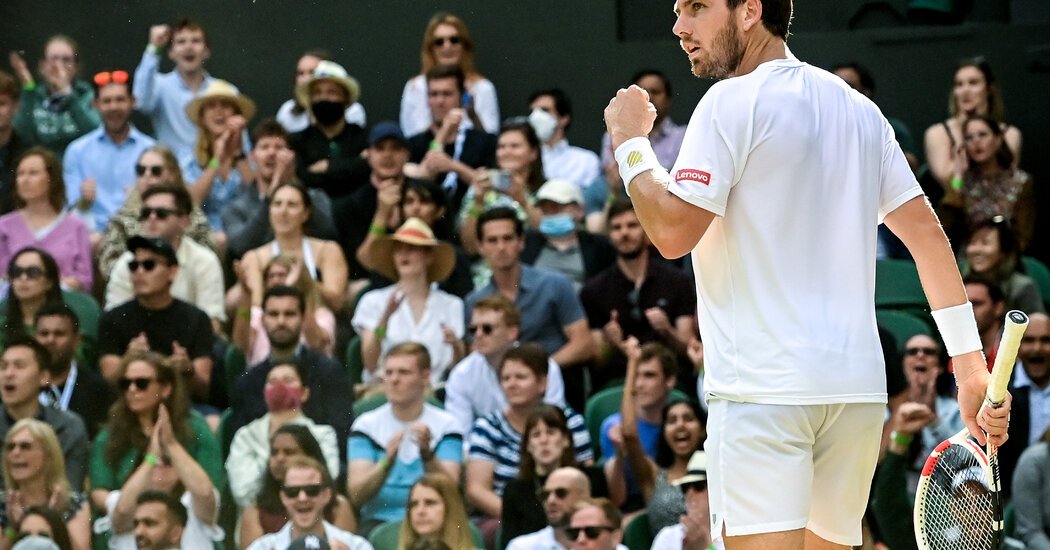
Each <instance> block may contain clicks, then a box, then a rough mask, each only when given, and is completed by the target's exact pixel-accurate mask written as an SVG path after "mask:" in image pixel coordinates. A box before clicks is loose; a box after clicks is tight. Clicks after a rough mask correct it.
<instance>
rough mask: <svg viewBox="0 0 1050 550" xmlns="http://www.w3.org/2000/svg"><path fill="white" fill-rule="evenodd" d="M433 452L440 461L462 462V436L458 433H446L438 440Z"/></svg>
mask: <svg viewBox="0 0 1050 550" xmlns="http://www.w3.org/2000/svg"><path fill="white" fill-rule="evenodd" d="M434 454H435V456H437V458H438V460H440V461H442V462H457V463H459V462H463V438H462V437H460V436H459V434H455V433H453V434H446V435H445V437H443V438H441V441H438V444H437V448H435V449H434Z"/></svg>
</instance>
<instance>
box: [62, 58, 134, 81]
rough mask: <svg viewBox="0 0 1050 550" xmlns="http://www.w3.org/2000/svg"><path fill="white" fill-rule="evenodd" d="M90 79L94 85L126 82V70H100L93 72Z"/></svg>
mask: <svg viewBox="0 0 1050 550" xmlns="http://www.w3.org/2000/svg"><path fill="white" fill-rule="evenodd" d="M71 61H72V60H70V62H71ZM91 80H92V81H94V83H95V85H96V86H105V85H106V84H127V83H128V72H127V71H102V72H101V73H95V76H94V77H93V78H92V79H91Z"/></svg>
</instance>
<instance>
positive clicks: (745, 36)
mask: <svg viewBox="0 0 1050 550" xmlns="http://www.w3.org/2000/svg"><path fill="white" fill-rule="evenodd" d="M674 8H675V9H674V12H675V16H676V17H677V19H676V21H675V24H674V26H673V28H672V32H673V33H674V34H675V35H676V36H677V37H678V39H679V41H680V45H681V47H682V49H683V50H684V51H685V53H686V54H687V55H688V58H689V61H690V63H691V65H692V69H693V74H694V75H696V76H698V77H703V78H716V79H724V80H723V81H721V82H717V83H715V84H714V85H713V86H712V87H711V88H710V89H709V90H708V91H707V93H706V94H704V97H703V99H701V101H700V103H699V104H698V105H697V107H696V110H695V111H694V113H693V116H692V119H691V120H690V121H689V126H688V128H687V129H686V136H685V140H684V141H683V143H682V149H681V152H680V153H679V156H678V160H677V161H676V162H675V166H674V168H673V169H672V170H671V172H670V173H668V172H667V171H666V170H665V169H664V168H663V167H661V166H660V164H659V162H658V161H657V157H656V154H655V152H653V148H652V145H651V144H650V142H649V140H648V138H647V137H646V136H647V135H648V134H649V132H650V131H651V130H652V127H653V122H654V120H655V118H656V108H655V107H654V106H653V105H652V104H651V103H650V102H649V99H648V95H647V94H646V92H645V91H644V90H643V89H641V88H640V87H637V86H631V87H630V88H629V89H626V90H620V91H618V92H617V94H616V97H615V98H613V100H612V101H610V102H609V106H608V107H606V109H605V120H606V123H607V126H608V129H609V134H610V135H611V137H612V145H613V147H614V148H615V157H616V160H617V163H618V165H619V169H620V176H621V179H622V180H623V181H624V184H625V185H626V190H627V192H628V194H629V195H630V196H631V197H632V198H633V201H634V206H635V211H636V212H637V213H638V219H639V220H640V221H641V223H642V226H643V228H644V229H645V231H646V233H647V234H648V235H649V237H650V239H652V241H653V244H655V245H656V247H657V249H659V250H660V252H661V253H662V254H663V255H664V256H666V257H669V258H677V257H681V256H683V255H685V254H686V253H689V252H691V253H692V260H693V266H694V272H695V274H696V290H697V303H698V306H699V307H698V310H699V320H700V327H701V335H702V339H703V343H704V362H705V371H704V389H705V391H706V397H707V399H708V403H709V407H710V418H709V421H708V429H709V433H708V438H707V441H706V442H705V445H704V447H705V450H706V452H707V455H708V458H709V464H710V465H711V468H710V469H709V470H708V475H709V477H708V480H709V482H710V487H711V491H710V496H711V523H712V534H713V535H714V538H716V539H722V538H724V539H725V546H726V548H729V549H730V550H740V549H751V548H755V549H757V548H778V549H789V550H801V549H802V548H807V549H814V548H820V549H824V548H828V549H830V548H846V547H848V546H851V545H859V544H861V542H862V537H861V520H862V518H863V515H864V511H865V510H866V508H867V497H868V494H869V490H870V486H871V479H872V474H873V473H874V470H875V465H876V462H877V459H878V452H879V442H880V440H881V435H882V426H883V415H884V411H885V407H886V405H885V404H886V375H885V365H884V359H883V353H882V348H881V345H880V342H879V338H878V332H877V329H876V324H875V311H874V309H875V305H874V302H873V300H872V296H874V293H875V276H874V274H875V246H876V235H875V233H876V230H877V227H878V225H879V224H880V223H882V222H885V223H886V226H887V227H889V228H890V230H891V231H893V233H894V234H895V235H897V236H898V237H900V238H901V240H902V241H903V242H904V244H905V246H907V248H908V250H909V252H911V254H912V256H913V257H914V258H915V262H916V264H917V265H918V270H919V274H920V278H921V279H922V283H923V288H924V289H925V290H926V293H927V298H928V299H929V303H930V306H931V309H932V315H933V317H934V319H935V321H936V322H937V326H938V328H939V329H940V333H941V336H942V338H943V340H944V343H945V348H946V349H947V351H948V354H949V355H950V356H952V358H953V366H954V368H955V376H956V380H957V382H958V386H959V391H958V399H959V409H960V411H961V416H962V420H963V423H964V424H965V425H966V427H967V428H968V429H969V431H970V433H971V434H972V435H973V436H974V437H976V438H977V439H978V442H979V443H980V444H982V445H983V444H984V443H985V442H986V440H987V441H990V442H991V443H993V444H996V445H1001V444H1002V443H1004V442H1005V441H1006V438H1007V434H1006V431H1007V424H1008V421H1007V416H1008V414H1009V410H1010V401H1009V400H1008V399H1007V400H1006V401H1005V403H1004V404H1003V405H1002V406H1000V407H998V408H994V407H982V404H983V402H984V396H985V391H986V389H987V385H988V370H987V369H986V368H985V361H984V355H983V353H982V345H981V338H980V336H979V334H978V331H977V323H976V321H975V319H974V314H973V308H972V307H971V305H970V303H969V302H968V301H967V298H966V292H965V289H964V287H963V283H962V277H961V276H960V275H959V269H958V267H957V265H956V263H955V258H954V256H953V254H952V250H951V247H950V246H949V243H948V239H947V238H946V237H945V235H944V231H943V230H942V229H941V227H940V223H939V222H938V220H937V217H936V215H935V214H934V212H933V209H932V208H931V207H930V205H929V203H928V202H927V201H926V199H925V196H924V195H923V193H922V189H921V188H920V187H919V184H918V182H917V181H916V180H915V176H914V175H913V174H912V172H911V169H910V168H909V167H908V163H907V160H905V158H904V154H903V153H902V152H901V149H900V147H899V146H898V145H897V143H896V140H895V139H894V135H893V130H892V129H891V127H890V125H889V123H887V122H886V118H885V117H884V116H883V115H882V113H880V112H879V110H878V108H877V107H876V106H875V104H873V103H872V102H871V100H869V99H868V98H866V97H864V96H863V95H862V94H860V93H859V92H857V91H856V90H853V89H852V88H850V87H849V86H848V85H847V84H846V83H845V82H844V81H842V79H840V78H838V77H837V76H835V75H833V74H831V73H829V72H827V71H824V70H822V69H819V68H817V67H814V66H812V65H808V64H806V63H803V62H801V61H799V60H798V59H797V58H796V57H795V56H794V55H793V54H792V53H791V51H790V50H789V49H788V48H787V45H786V43H785V41H786V40H787V36H788V28H789V25H790V21H791V9H792V5H791V0H701V1H695V0H677V1H676V3H675V6H674ZM986 434H987V435H986ZM574 517H575V516H574Z"/></svg>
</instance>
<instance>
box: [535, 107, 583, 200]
mask: <svg viewBox="0 0 1050 550" xmlns="http://www.w3.org/2000/svg"><path fill="white" fill-rule="evenodd" d="M529 109H530V110H531V111H532V114H531V115H530V116H529V119H530V121H534V120H538V119H539V120H543V119H546V120H545V123H541V124H538V125H536V126H538V127H539V128H542V129H544V130H545V131H543V132H541V131H539V130H537V132H536V133H537V134H540V135H539V138H540V141H542V142H543V168H544V171H545V173H546V174H547V179H548V180H552V179H559V180H567V181H570V182H572V183H574V184H576V186H577V187H579V188H580V190H581V191H585V190H586V189H587V188H588V187H590V185H591V184H592V183H594V182H595V181H597V180H598V177H599V176H600V175H601V161H600V160H598V155H596V154H595V153H594V151H591V150H588V149H584V148H582V147H576V146H574V145H569V140H568V139H566V138H565V134H566V133H567V132H568V130H569V126H571V125H572V101H571V100H570V99H569V96H568V95H567V94H566V93H565V91H564V90H561V89H559V88H550V89H546V90H538V91H535V92H533V93H532V94H531V95H529ZM537 111H538V112H537ZM551 118H553V119H554V125H553V126H551V124H550V119H551ZM584 194H586V192H584Z"/></svg>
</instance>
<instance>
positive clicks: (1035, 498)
mask: <svg viewBox="0 0 1050 550" xmlns="http://www.w3.org/2000/svg"><path fill="white" fill-rule="evenodd" d="M1048 450H1050V430H1048V431H1047V432H1045V433H1044V434H1043V436H1042V437H1041V438H1040V440H1039V441H1037V442H1036V443H1034V444H1032V446H1031V447H1029V448H1028V449H1026V450H1025V452H1024V453H1023V454H1022V455H1021V460H1020V462H1019V463H1018V464H1017V472H1016V474H1015V475H1014V479H1013V490H1014V491H1013V494H1014V500H1013V505H1014V517H1015V518H1016V521H1017V528H1016V531H1015V535H1014V536H1015V537H1016V538H1018V539H1020V541H1021V542H1022V543H1023V544H1024V545H1025V546H1024V547H1025V548H1050V520H1048V519H1047V517H1048V515H1050V478H1048V477H1047V475H1046V473H1047V472H1048V471H1050V451H1048Z"/></svg>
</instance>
